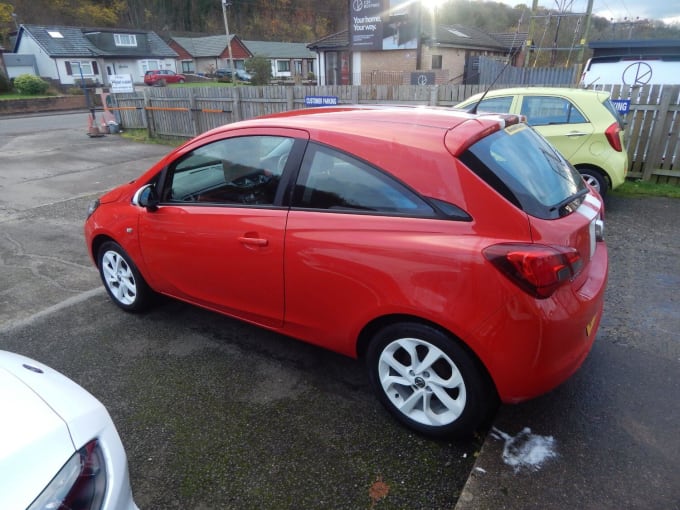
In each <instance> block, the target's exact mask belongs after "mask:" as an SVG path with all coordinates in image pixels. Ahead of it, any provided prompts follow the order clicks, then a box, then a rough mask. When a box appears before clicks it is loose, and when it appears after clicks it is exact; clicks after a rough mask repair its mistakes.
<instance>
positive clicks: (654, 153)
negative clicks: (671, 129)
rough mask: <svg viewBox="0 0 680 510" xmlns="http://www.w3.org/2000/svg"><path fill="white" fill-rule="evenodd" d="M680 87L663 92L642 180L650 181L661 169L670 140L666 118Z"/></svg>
mask: <svg viewBox="0 0 680 510" xmlns="http://www.w3.org/2000/svg"><path fill="white" fill-rule="evenodd" d="M677 95H678V86H677V85H674V86H673V87H670V88H668V87H664V89H663V91H662V92H661V100H660V101H659V107H658V110H657V115H656V119H655V122H654V129H652V134H651V137H650V139H651V144H650V146H649V152H647V156H646V157H645V169H644V170H643V172H642V180H643V181H649V180H650V179H651V178H652V174H653V173H654V170H655V169H656V167H657V166H658V167H661V164H660V162H661V158H662V157H663V148H664V146H665V144H666V139H667V138H668V126H667V125H666V117H667V115H668V110H669V108H670V106H671V99H672V98H674V97H677Z"/></svg>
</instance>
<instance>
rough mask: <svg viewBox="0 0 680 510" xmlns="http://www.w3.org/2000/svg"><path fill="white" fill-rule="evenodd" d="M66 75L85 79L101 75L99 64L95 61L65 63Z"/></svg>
mask: <svg viewBox="0 0 680 510" xmlns="http://www.w3.org/2000/svg"><path fill="white" fill-rule="evenodd" d="M65 65H66V74H68V75H69V76H76V77H80V76H82V77H85V76H94V75H96V74H99V68H98V67H97V62H95V61H94V60H92V61H87V60H81V61H78V60H71V61H70V62H65Z"/></svg>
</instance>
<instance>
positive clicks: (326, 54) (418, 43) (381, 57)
mask: <svg viewBox="0 0 680 510" xmlns="http://www.w3.org/2000/svg"><path fill="white" fill-rule="evenodd" d="M393 24H394V23H393ZM398 28H400V27H398ZM386 32H389V34H390V35H388V37H385V38H384V39H383V40H380V39H379V38H377V39H376V41H371V40H370V39H367V38H366V36H364V35H362V36H361V38H360V37H359V36H357V35H355V34H353V33H351V32H350V31H349V30H344V31H342V32H338V33H335V34H331V35H329V36H327V37H324V38H322V39H320V40H318V41H315V42H313V43H312V44H309V45H308V48H309V49H311V50H314V51H316V53H317V55H318V57H319V63H320V71H319V83H320V84H325V85H349V84H354V85H360V84H369V83H394V84H409V83H411V84H435V83H447V82H448V83H466V82H467V80H468V79H472V75H473V74H474V62H475V61H476V59H478V58H479V57H480V56H488V57H492V58H498V59H506V58H508V56H509V55H514V53H513V50H515V49H517V48H522V46H523V43H524V41H525V40H526V34H517V36H514V35H511V36H507V34H495V36H491V35H489V34H487V33H485V32H483V31H482V30H479V29H477V28H473V27H468V26H463V25H440V26H437V27H435V28H434V30H431V31H429V32H426V33H424V34H423V36H422V37H421V38H420V40H414V39H413V38H412V37H409V36H404V34H405V33H406V31H405V30H403V25H402V27H401V29H400V30H396V29H395V30H392V31H391V32H390V31H388V30H387V26H386V27H384V28H383V35H384V34H385V33H386ZM411 32H412V31H411ZM409 33H410V32H409Z"/></svg>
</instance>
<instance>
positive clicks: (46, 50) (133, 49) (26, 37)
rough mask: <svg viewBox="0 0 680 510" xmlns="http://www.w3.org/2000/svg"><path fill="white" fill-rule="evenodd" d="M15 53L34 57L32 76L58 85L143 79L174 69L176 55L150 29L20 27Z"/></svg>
mask: <svg viewBox="0 0 680 510" xmlns="http://www.w3.org/2000/svg"><path fill="white" fill-rule="evenodd" d="M14 53H15V54H17V55H33V56H34V58H35V66H36V68H37V74H38V75H39V76H41V77H44V78H51V79H54V80H57V81H59V82H60V83H61V84H63V85H73V84H76V83H78V81H79V80H89V81H92V82H95V83H101V84H103V85H108V84H109V81H110V79H109V77H110V76H112V75H116V74H129V75H130V76H131V77H132V81H133V82H135V83H142V82H143V81H144V73H146V71H149V70H155V69H165V70H167V69H169V70H172V71H175V59H176V58H177V53H175V52H174V51H173V50H172V49H171V48H170V47H169V46H168V45H167V44H165V42H163V40H162V39H161V38H160V37H159V36H158V35H157V34H156V33H155V32H152V31H150V30H131V29H103V28H78V27H66V26H55V25H51V26H44V25H21V26H20V27H19V32H18V34H17V38H16V43H15V45H14Z"/></svg>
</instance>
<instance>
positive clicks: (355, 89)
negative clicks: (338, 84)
mask: <svg viewBox="0 0 680 510" xmlns="http://www.w3.org/2000/svg"><path fill="white" fill-rule="evenodd" d="M350 92H351V95H352V104H359V85H354V86H352V88H351V89H350Z"/></svg>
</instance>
